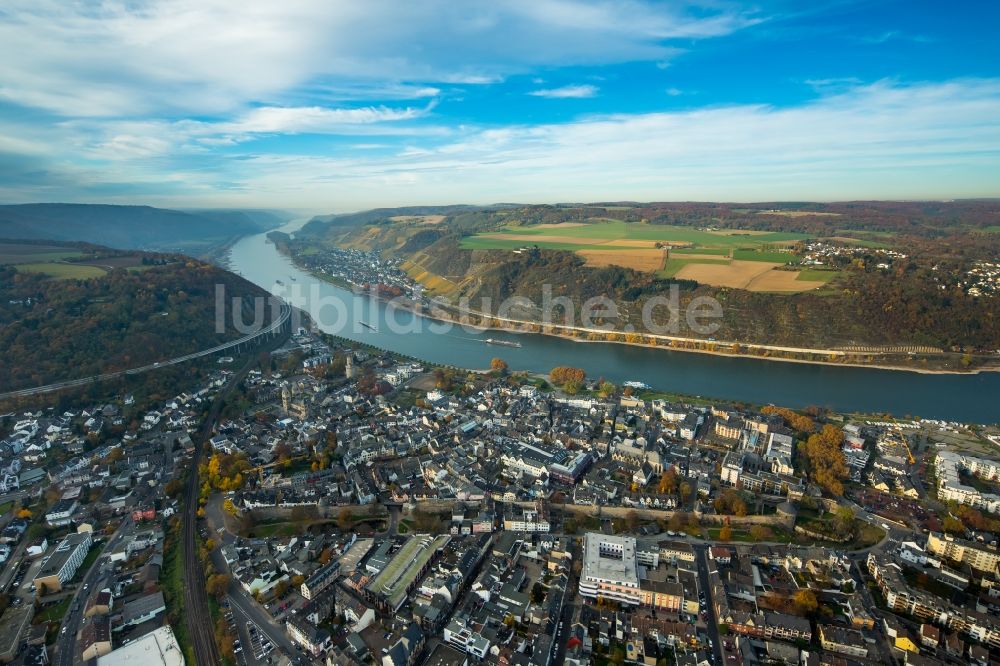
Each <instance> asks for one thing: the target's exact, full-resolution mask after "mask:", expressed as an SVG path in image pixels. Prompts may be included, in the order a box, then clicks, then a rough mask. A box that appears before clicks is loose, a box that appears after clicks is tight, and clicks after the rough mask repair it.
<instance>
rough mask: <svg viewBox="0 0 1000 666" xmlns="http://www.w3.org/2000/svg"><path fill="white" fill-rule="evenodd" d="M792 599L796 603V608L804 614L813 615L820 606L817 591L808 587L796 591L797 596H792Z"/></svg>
mask: <svg viewBox="0 0 1000 666" xmlns="http://www.w3.org/2000/svg"><path fill="white" fill-rule="evenodd" d="M792 601H793V602H794V603H795V608H797V609H798V611H799V612H800V613H802V614H803V615H812V614H813V613H815V612H816V609H817V608H819V600H818V599H817V598H816V593H815V592H813V591H812V590H810V589H808V588H806V589H801V590H799V591H798V592H796V593H795V596H794V597H792Z"/></svg>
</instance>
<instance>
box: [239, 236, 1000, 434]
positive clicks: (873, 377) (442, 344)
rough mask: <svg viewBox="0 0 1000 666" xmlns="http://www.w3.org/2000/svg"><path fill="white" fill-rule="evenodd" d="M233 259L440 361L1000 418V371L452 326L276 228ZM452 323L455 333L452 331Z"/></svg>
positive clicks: (396, 347) (333, 328)
mask: <svg viewBox="0 0 1000 666" xmlns="http://www.w3.org/2000/svg"><path fill="white" fill-rule="evenodd" d="M303 223H304V220H298V221H294V222H292V223H290V224H288V225H286V226H285V227H283V228H282V231H286V232H289V233H291V232H294V231H295V230H297V229H298V228H300V227H301V226H302V224H303ZM229 266H230V268H231V269H232V270H233V271H234V272H236V273H238V274H240V275H242V276H243V277H245V278H246V279H248V280H250V281H251V282H254V283H255V284H257V285H259V286H261V287H263V288H264V289H266V290H268V291H272V290H273V291H274V293H279V294H281V295H292V296H296V295H300V296H301V297H302V299H303V301H302V302H295V301H294V300H293V304H294V305H297V306H299V307H302V309H304V310H306V311H308V312H309V314H310V315H311V316H312V317H313V319H314V320H316V321H317V322H318V323H319V325H320V327H321V328H322V329H323V330H325V331H327V332H329V333H334V334H336V335H340V336H342V337H345V338H349V339H352V340H357V341H360V342H365V343H367V344H370V345H374V346H376V347H380V348H383V349H389V350H392V351H395V352H400V353H403V354H407V355H409V356H413V357H415V358H419V359H423V360H425V361H429V362H433V363H443V364H450V365H455V366H459V367H464V368H487V367H489V364H490V360H491V359H492V358H494V357H498V356H499V357H501V358H503V359H504V360H505V361H506V362H507V363H508V364H509V366H510V368H511V369H512V370H528V371H530V372H538V373H548V371H549V370H550V369H551V368H552V367H553V366H556V365H569V366H574V367H579V368H583V369H584V370H585V371H586V372H587V376H588V377H605V378H606V379H608V380H610V381H613V382H615V383H621V382H623V381H627V380H635V381H641V382H645V383H646V384H649V385H650V386H652V387H653V388H655V389H659V390H663V391H673V392H678V393H685V394H689V395H696V396H704V397H712V398H719V399H721V400H744V401H748V402H754V403H758V404H768V403H773V404H776V405H782V406H787V407H805V406H807V405H820V406H824V407H828V408H830V409H833V410H836V411H848V412H853V411H859V412H869V413H889V414H893V415H896V416H920V417H924V418H936V419H947V420H954V421H964V422H973V423H995V422H998V421H1000V373H996V372H987V373H981V374H978V375H931V374H918V373H913V372H904V371H897V370H881V369H875V368H853V367H841V366H828V365H812V364H804V363H788V362H780V361H765V360H760V359H754V358H740V357H727V356H713V355H710V354H696V353H691V352H679V351H668V350H665V349H650V348H644V347H632V346H627V345H620V344H609V343H584V342H574V341H572V340H566V339H561V338H555V337H551V336H545V335H535V334H514V333H506V332H499V331H490V332H485V333H479V332H475V331H468V330H465V329H463V328H462V327H459V326H451V327H446V326H444V325H442V324H440V323H438V322H434V321H432V320H429V319H424V318H421V317H418V316H417V315H415V314H413V313H411V312H409V311H406V310H402V309H399V308H393V307H391V306H389V305H388V304H387V303H385V302H384V301H379V300H376V299H372V298H370V297H369V296H367V295H361V294H355V293H353V292H351V291H350V290H346V289H342V288H340V287H337V286H334V285H332V284H329V283H327V282H324V281H322V280H319V279H318V278H316V277H314V276H312V275H310V274H308V273H306V272H304V271H301V270H299V269H298V268H296V267H295V266H294V264H293V263H292V262H291V260H290V259H289V258H288V257H286V256H284V255H282V254H280V253H279V252H278V251H277V249H276V248H275V247H274V245H273V244H271V243H270V242H268V241H267V238H266V234H259V235H255V236H248V237H245V238H243V239H241V240H240V241H239V242H237V243H236V244H235V245H234V246H233V248H232V250H231V251H230V254H229ZM279 281H280V283H281V284H277V283H278V282H279ZM276 285H277V286H276ZM360 322H366V323H367V324H369V325H370V326H372V327H374V329H373V328H369V327H366V326H365V325H363V324H361V323H360ZM445 328H449V329H450V330H442V329H445ZM486 338H494V339H502V340H516V341H517V342H519V343H520V344H521V347H520V348H514V347H506V346H499V345H490V344H486V343H485V342H484V340H485V339H486Z"/></svg>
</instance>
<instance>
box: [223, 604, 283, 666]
mask: <svg viewBox="0 0 1000 666" xmlns="http://www.w3.org/2000/svg"><path fill="white" fill-rule="evenodd" d="M226 604H229V601H228V600H227V601H226ZM223 610H224V611H225V618H226V622H227V623H229V627H230V628H231V629H233V630H234V631H235V633H236V636H237V639H236V642H235V644H234V652H235V653H236V662H237V664H241V665H243V664H245V665H246V666H259V665H261V664H273V663H276V662H277V658H276V652H275V648H274V643H272V642H271V641H270V640H268V639H267V637H265V636H264V634H263V632H261V630H260V627H259V626H257V624H256V623H255V622H254V621H253V620H251V619H250V618H248V617H247V616H246V615H244V614H243V613H242V612H241V611H240V610H239V609H238V608H235V607H233V606H231V605H230V606H229V607H225V608H224V609H223Z"/></svg>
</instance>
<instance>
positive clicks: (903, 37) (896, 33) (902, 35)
mask: <svg viewBox="0 0 1000 666" xmlns="http://www.w3.org/2000/svg"><path fill="white" fill-rule="evenodd" d="M860 40H861V41H862V42H864V43H865V44H885V43H886V42H892V41H907V42H917V43H920V44H929V43H931V42H933V41H934V40H933V39H931V38H930V37H927V36H925V35H912V34H909V33H906V32H903V31H901V30H886V31H885V32H882V33H879V34H877V35H867V36H863V37H861V38H860Z"/></svg>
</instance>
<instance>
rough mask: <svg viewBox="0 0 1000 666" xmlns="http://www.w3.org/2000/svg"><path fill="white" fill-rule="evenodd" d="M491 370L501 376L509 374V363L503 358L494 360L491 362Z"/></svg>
mask: <svg viewBox="0 0 1000 666" xmlns="http://www.w3.org/2000/svg"><path fill="white" fill-rule="evenodd" d="M490 370H492V371H493V372H495V373H497V374H499V375H502V374H505V373H506V372H507V361H505V360H503V359H502V358H494V359H493V360H492V361H490Z"/></svg>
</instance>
